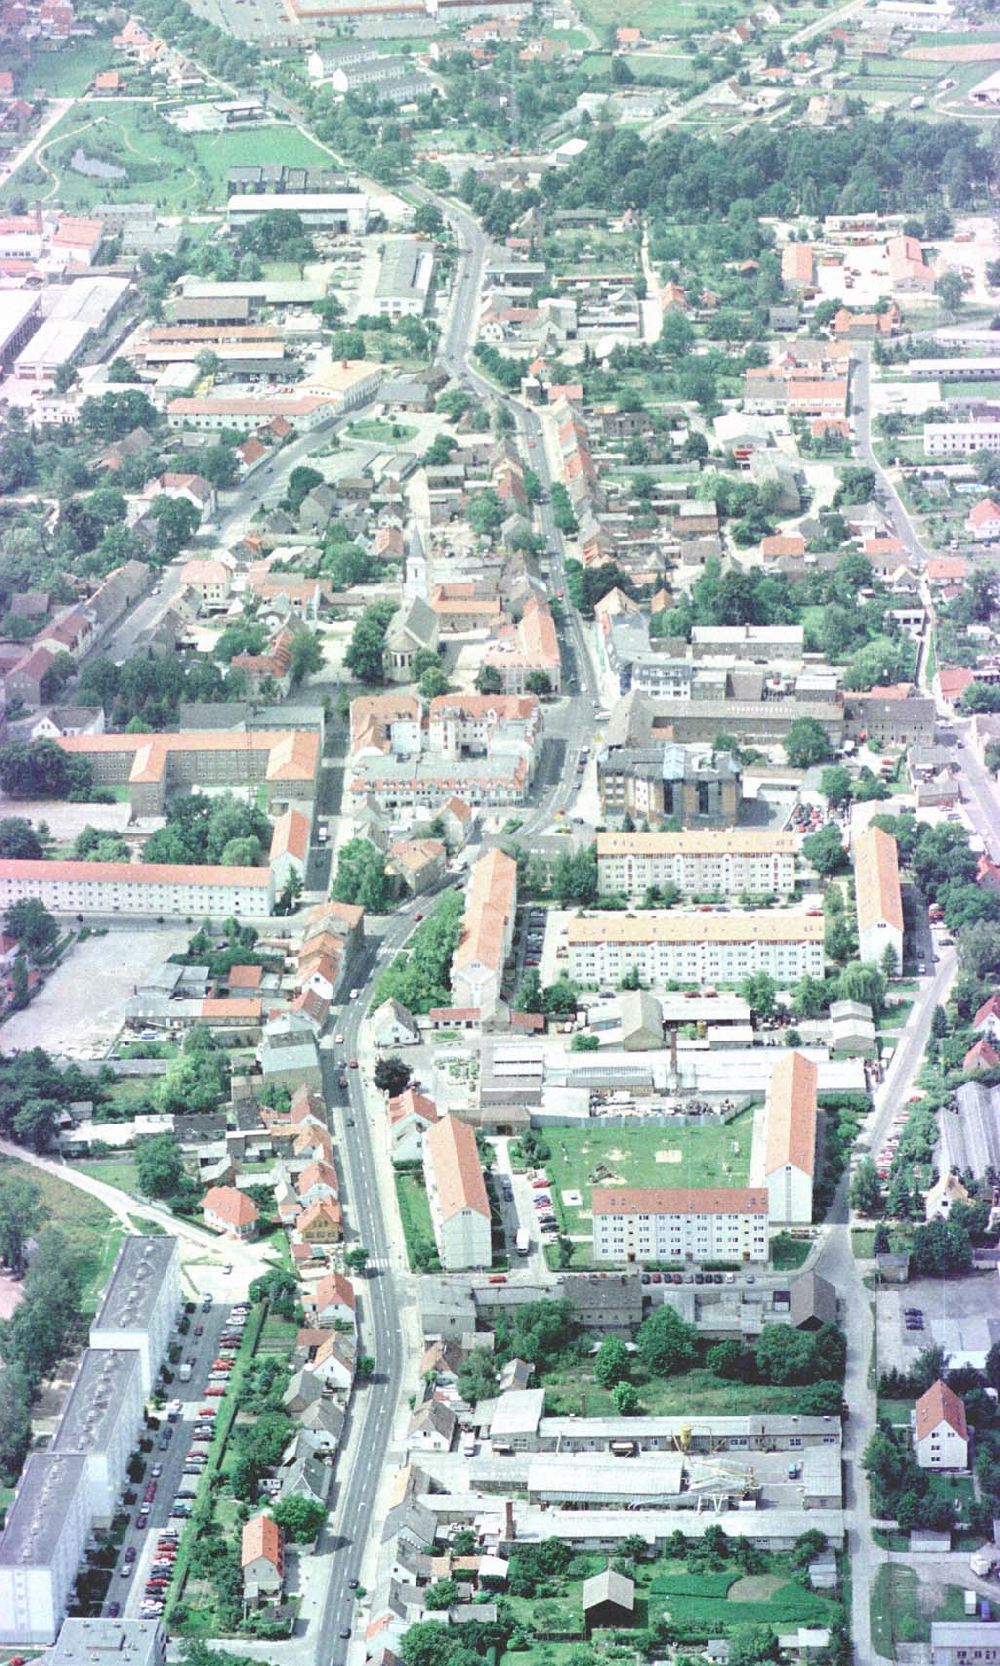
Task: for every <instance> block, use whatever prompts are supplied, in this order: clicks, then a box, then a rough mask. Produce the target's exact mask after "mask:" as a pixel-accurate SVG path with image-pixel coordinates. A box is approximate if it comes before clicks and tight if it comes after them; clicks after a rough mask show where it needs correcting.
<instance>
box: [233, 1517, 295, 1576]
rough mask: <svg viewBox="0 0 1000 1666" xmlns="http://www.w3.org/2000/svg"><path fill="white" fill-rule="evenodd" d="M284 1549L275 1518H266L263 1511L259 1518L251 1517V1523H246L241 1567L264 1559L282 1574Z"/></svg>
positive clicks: (241, 1551) (242, 1543) (241, 1547)
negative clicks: (259, 1558)
mask: <svg viewBox="0 0 1000 1666" xmlns="http://www.w3.org/2000/svg"><path fill="white" fill-rule="evenodd" d="M283 1549H284V1545H283V1541H282V1537H281V1528H280V1527H279V1526H278V1523H277V1522H276V1521H275V1520H274V1518H273V1516H266V1515H265V1514H264V1513H263V1511H261V1513H260V1515H259V1516H251V1517H250V1520H249V1521H247V1522H244V1524H243V1537H242V1541H241V1545H240V1566H241V1567H244V1568H245V1567H248V1566H249V1564H250V1563H251V1562H256V1561H257V1559H258V1557H263V1558H264V1560H265V1562H270V1563H271V1565H272V1566H273V1567H275V1568H276V1569H277V1570H278V1572H279V1573H280V1572H281V1569H282V1562H283V1555H282V1552H283Z"/></svg>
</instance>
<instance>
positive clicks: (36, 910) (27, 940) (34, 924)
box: [5, 897, 59, 958]
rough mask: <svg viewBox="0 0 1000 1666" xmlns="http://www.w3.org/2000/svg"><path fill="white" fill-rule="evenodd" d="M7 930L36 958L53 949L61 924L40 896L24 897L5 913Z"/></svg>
mask: <svg viewBox="0 0 1000 1666" xmlns="http://www.w3.org/2000/svg"><path fill="white" fill-rule="evenodd" d="M5 923H6V927H7V931H8V933H9V934H10V936H11V937H13V938H15V939H16V941H17V942H18V943H20V945H21V947H22V949H24V950H25V951H26V952H27V953H28V954H30V955H34V956H35V957H36V958H37V957H38V956H39V955H42V954H44V953H45V952H46V950H47V949H51V948H52V945H53V944H54V943H55V942H56V941H57V939H58V937H59V925H58V922H57V921H56V920H54V919H53V918H52V915H51V914H50V913H49V911H48V909H47V908H46V906H45V904H44V903H43V902H40V901H39V899H38V897H23V898H22V899H21V901H20V902H14V903H11V906H10V907H9V908H8V910H7V913H6V915H5Z"/></svg>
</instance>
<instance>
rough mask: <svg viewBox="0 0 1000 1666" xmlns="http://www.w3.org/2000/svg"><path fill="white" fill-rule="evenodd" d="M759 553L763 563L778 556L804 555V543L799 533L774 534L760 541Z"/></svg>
mask: <svg viewBox="0 0 1000 1666" xmlns="http://www.w3.org/2000/svg"><path fill="white" fill-rule="evenodd" d="M760 553H761V555H762V556H763V557H764V559H765V561H767V560H774V559H775V558H776V557H777V556H780V555H805V553H806V541H805V539H804V538H803V536H802V534H801V532H776V533H773V534H772V535H771V536H770V537H769V538H762V539H761V541H760Z"/></svg>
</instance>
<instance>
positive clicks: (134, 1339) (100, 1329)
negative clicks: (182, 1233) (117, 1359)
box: [90, 1234, 181, 1394]
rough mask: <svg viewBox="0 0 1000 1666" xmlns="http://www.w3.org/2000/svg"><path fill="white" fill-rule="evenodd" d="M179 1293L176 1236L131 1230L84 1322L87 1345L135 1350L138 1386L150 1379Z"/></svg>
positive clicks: (164, 1347) (146, 1388) (164, 1344)
mask: <svg viewBox="0 0 1000 1666" xmlns="http://www.w3.org/2000/svg"><path fill="white" fill-rule="evenodd" d="M180 1299H181V1278H180V1256H179V1254H178V1250H177V1239H176V1238H140V1237H136V1236H134V1235H132V1234H130V1235H129V1237H127V1238H126V1239H125V1240H124V1242H123V1244H122V1247H121V1249H120V1250H119V1251H118V1259H117V1261H116V1262H115V1266H114V1271H113V1272H112V1274H111V1278H110V1280H109V1282H108V1287H107V1289H106V1290H105V1292H104V1299H103V1300H102V1302H101V1305H100V1307H99V1308H98V1310H97V1313H96V1315H95V1318H94V1322H93V1324H92V1325H91V1327H90V1346H91V1347H92V1348H133V1349H135V1350H136V1352H137V1353H138V1354H139V1361H140V1365H141V1368H142V1386H143V1391H144V1393H146V1394H148V1393H149V1392H150V1390H151V1388H152V1386H153V1383H154V1382H155V1380H156V1376H157V1373H158V1372H159V1369H160V1365H161V1363H162V1361H163V1356H164V1354H165V1353H166V1351H167V1342H168V1340H169V1337H170V1331H171V1328H172V1326H173V1323H174V1320H175V1318H176V1317H177V1310H178V1307H179V1306H180Z"/></svg>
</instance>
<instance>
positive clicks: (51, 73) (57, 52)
mask: <svg viewBox="0 0 1000 1666" xmlns="http://www.w3.org/2000/svg"><path fill="white" fill-rule="evenodd" d="M114 58H115V52H114V48H113V46H112V45H111V41H110V40H109V39H105V40H73V41H60V43H59V45H58V46H57V47H54V48H52V49H51V50H46V49H45V48H43V47H39V48H38V50H37V51H36V52H34V53H33V54H32V56H31V59H30V61H29V62H28V63H25V64H18V65H13V64H12V65H11V67H12V68H13V69H14V83H15V86H16V87H17V90H18V92H19V93H22V94H23V95H24V96H25V97H27V98H30V97H31V95H32V94H33V93H34V92H35V90H36V89H41V90H42V91H43V92H45V93H47V94H48V96H49V97H50V98H76V97H78V96H79V94H80V93H85V92H86V90H87V88H88V87H89V86H90V83H91V81H93V79H94V76H95V75H96V74H97V71H98V70H99V69H110V68H111V66H112V64H113V63H114Z"/></svg>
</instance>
